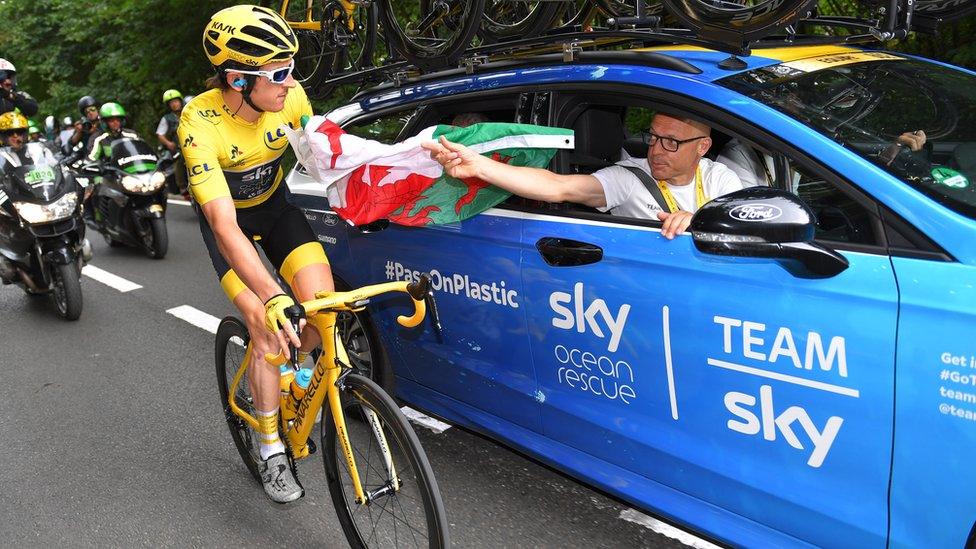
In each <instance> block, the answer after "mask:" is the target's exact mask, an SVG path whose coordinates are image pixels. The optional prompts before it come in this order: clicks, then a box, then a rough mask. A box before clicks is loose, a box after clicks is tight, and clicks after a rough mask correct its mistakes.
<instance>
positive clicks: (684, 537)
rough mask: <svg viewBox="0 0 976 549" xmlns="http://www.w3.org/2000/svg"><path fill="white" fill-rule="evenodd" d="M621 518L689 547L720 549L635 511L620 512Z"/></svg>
mask: <svg viewBox="0 0 976 549" xmlns="http://www.w3.org/2000/svg"><path fill="white" fill-rule="evenodd" d="M620 518H621V519H623V520H626V521H628V522H633V523H634V524H640V525H641V526H643V527H645V528H648V529H650V530H654V531H655V532H657V533H658V534H661V535H662V536H666V537H669V538H671V539H673V540H677V541H680V542H681V543H683V544H685V545H687V546H689V547H695V548H696V549H720V548H719V546H718V545H715V544H713V543H710V542H707V541H705V540H703V539H701V538H699V537H698V536H696V535H694V534H691V533H688V532H685V531H684V530H681V529H678V528H675V527H674V526H671V525H670V524H667V523H665V522H661V521H659V520H657V519H656V518H652V517H649V516H647V515H645V514H644V513H641V512H640V511H637V510H635V509H624V510H623V511H621V512H620Z"/></svg>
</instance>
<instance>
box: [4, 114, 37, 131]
mask: <svg viewBox="0 0 976 549" xmlns="http://www.w3.org/2000/svg"><path fill="white" fill-rule="evenodd" d="M29 126H30V124H29V123H28V122H27V118H26V117H25V116H24V115H22V114H20V113H19V112H13V111H10V112H5V113H3V114H0V132H5V131H9V130H26V129H27V128H28V127H29Z"/></svg>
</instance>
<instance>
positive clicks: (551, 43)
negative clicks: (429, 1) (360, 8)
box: [322, 13, 941, 99]
mask: <svg viewBox="0 0 976 549" xmlns="http://www.w3.org/2000/svg"><path fill="white" fill-rule="evenodd" d="M648 20H651V21H652V22H653V25H650V26H644V27H641V28H632V29H606V28H597V29H593V30H590V31H586V32H582V31H581V30H580V29H567V28H557V29H552V30H550V31H548V32H546V33H544V34H542V35H540V36H536V37H531V38H520V39H516V40H509V41H504V42H498V43H494V44H486V45H481V46H475V47H472V48H469V49H467V50H465V52H464V55H463V56H462V58H461V59H460V61H459V62H458V66H456V67H446V68H443V69H440V70H436V71H433V72H429V73H424V72H423V71H422V70H421V69H420V68H418V67H415V66H413V65H411V64H410V63H409V62H407V61H403V60H397V61H394V62H392V63H388V64H385V65H382V66H379V67H370V68H366V69H363V70H358V71H355V72H350V73H347V74H340V75H337V76H335V77H333V78H329V79H326V80H324V81H323V82H322V85H323V86H338V85H348V84H356V85H359V87H360V91H359V92H358V93H356V94H355V96H354V98H353V99H356V98H359V97H361V96H362V95H364V94H365V93H367V92H372V91H375V90H383V89H389V88H395V87H400V86H402V85H404V84H406V83H408V82H416V81H423V80H428V79H431V78H439V77H444V76H451V75H457V74H465V73H466V74H474V73H476V72H479V71H484V70H496V69H500V68H506V67H512V66H532V65H536V66H537V65H551V64H555V63H600V62H616V63H627V64H633V65H642V66H648V67H657V68H664V69H669V70H674V71H677V72H683V73H686V74H698V73H700V72H701V70H700V69H699V68H697V67H695V66H694V65H692V64H690V63H688V62H687V61H684V60H683V59H680V58H678V57H675V56H672V55H668V54H667V53H666V52H647V51H632V50H628V49H623V48H627V47H630V48H635V47H649V46H662V45H686V46H699V47H703V48H708V49H712V50H716V51H721V52H726V53H729V54H730V57H729V58H728V59H726V60H725V61H723V62H722V63H720V64H719V66H720V67H722V68H727V69H741V68H743V67H744V66H745V64H744V63H743V62H742V61H741V60H739V59H738V57H737V56H748V55H750V54H751V51H752V49H755V48H769V47H784V46H804V45H807V46H809V45H853V44H868V43H883V42H885V41H888V40H892V39H898V38H904V37H905V36H906V35H907V33H908V31H909V30H912V29H909V28H906V27H907V26H910V27H912V28H914V27H918V30H922V31H927V30H929V29H934V28H937V25H938V24H939V23H941V19H937V20H936V19H932V18H925V17H921V16H916V17H915V18H914V19H913V20H912V22H911V24H910V25H907V26H906V25H904V24H902V23H903V22H898V21H896V20H895V19H894V18H891V17H889V18H886V19H885V20H880V19H869V18H861V17H851V16H824V15H819V14H817V13H814V14H813V15H812V16H811V17H808V18H805V19H801V20H800V21H799V22H798V23H797V24H796V25H794V26H791V27H788V28H787V29H785V30H784V31H780V33H778V34H775V35H770V36H767V37H765V38H763V39H761V40H759V41H756V42H752V43H749V44H743V45H741V46H735V45H732V44H730V43H729V42H727V41H719V40H709V39H705V38H700V37H698V36H695V34H694V33H693V31H691V30H688V29H681V28H661V27H660V26H659V21H660V20H659V18H656V17H650V18H648ZM815 28H819V29H831V30H834V31H841V34H834V35H824V34H815V33H813V32H800V31H807V30H813V29H815ZM367 88H368V89H367Z"/></svg>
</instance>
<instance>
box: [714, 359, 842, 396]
mask: <svg viewBox="0 0 976 549" xmlns="http://www.w3.org/2000/svg"><path fill="white" fill-rule="evenodd" d="M708 365H709V366H717V367H719V368H725V369H726V370H735V371H736V372H742V373H744V374H752V375H754V376H759V377H768V378H769V379H778V380H780V381H785V382H787V383H792V384H794V385H802V386H803V387H811V388H813V389H820V390H821V391H827V392H830V393H837V394H838V395H844V396H849V397H854V398H860V397H861V391H858V390H857V389H851V388H850V387H841V386H840V385H832V384H830V383H824V382H822V381H812V380H809V379H805V378H802V377H796V376H790V375H786V374H781V373H779V372H768V371H766V370H760V369H759V368H753V367H751V366H743V365H741V364H736V363H734V362H726V361H724V360H719V359H717V358H710V359H708Z"/></svg>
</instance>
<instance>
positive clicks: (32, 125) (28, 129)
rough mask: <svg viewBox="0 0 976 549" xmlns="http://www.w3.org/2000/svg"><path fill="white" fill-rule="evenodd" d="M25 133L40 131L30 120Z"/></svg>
mask: <svg viewBox="0 0 976 549" xmlns="http://www.w3.org/2000/svg"><path fill="white" fill-rule="evenodd" d="M27 133H28V134H32V133H41V129H40V128H38V127H37V124H35V123H34V122H33V121H31V122H30V123H29V124H28V126H27Z"/></svg>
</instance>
